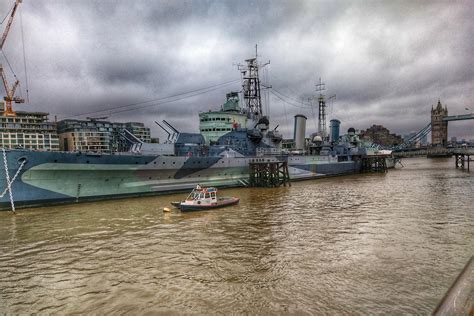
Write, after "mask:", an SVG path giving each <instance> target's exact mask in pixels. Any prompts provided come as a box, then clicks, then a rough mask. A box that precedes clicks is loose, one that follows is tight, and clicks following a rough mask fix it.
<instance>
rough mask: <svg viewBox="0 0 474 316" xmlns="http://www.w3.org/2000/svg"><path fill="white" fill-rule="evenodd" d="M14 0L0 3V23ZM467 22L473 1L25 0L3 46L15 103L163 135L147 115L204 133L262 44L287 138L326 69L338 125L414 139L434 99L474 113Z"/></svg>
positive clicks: (457, 125) (466, 124) (456, 125)
mask: <svg viewBox="0 0 474 316" xmlns="http://www.w3.org/2000/svg"><path fill="white" fill-rule="evenodd" d="M13 2H14V0H1V1H0V19H3V17H4V16H5V15H6V14H7V13H8V11H9V9H10V8H11V6H12V5H13ZM20 13H21V15H20ZM473 16H474V1H470V0H466V1H438V2H437V1H392V0H390V1H388V0H387V1H340V2H338V1H297V0H288V1H274V0H272V1H260V0H259V1H245V0H244V1H240V0H239V1H235V0H231V1H222V0H221V1H197V0H192V1H179V0H169V1H151V0H149V1H138V0H133V1H132V0H126V1H125V0H123V1H119V0H116V1H111V0H107V1H106V0H101V1H93V0H80V1H79V0H23V3H22V4H21V5H20V12H19V13H18V14H17V16H16V17H15V20H14V22H13V26H12V30H11V32H10V34H9V37H8V38H7V41H6V43H5V46H4V48H3V51H4V54H5V55H6V57H7V59H8V61H9V62H10V64H11V66H12V68H13V71H14V72H15V73H16V75H17V76H18V78H19V79H20V81H21V91H20V92H21V94H22V95H23V96H24V97H26V86H27V85H26V83H27V82H28V88H29V93H28V96H29V102H27V103H26V104H24V105H15V109H17V110H27V111H29V110H33V111H45V112H49V113H50V114H51V119H54V116H55V115H56V116H57V118H58V119H63V118H67V117H74V118H85V117H87V116H96V117H99V116H108V117H109V120H113V121H141V122H144V123H146V124H147V125H148V126H149V127H150V128H151V129H152V136H155V137H160V138H162V137H163V136H164V135H163V133H162V132H161V131H160V129H159V128H158V127H157V126H156V125H155V124H154V123H153V121H155V120H156V121H159V122H160V121H161V120H162V119H166V120H167V121H168V122H170V123H171V124H173V125H174V126H175V127H176V128H177V129H178V130H180V131H189V132H197V130H198V123H199V122H198V113H199V112H200V111H207V110H209V109H218V108H219V106H220V105H221V104H222V103H223V102H224V100H225V94H226V93H227V92H229V91H232V90H233V91H239V90H240V88H241V87H240V83H239V82H238V81H237V79H239V78H240V73H239V71H238V70H237V67H236V64H237V63H242V62H243V61H244V60H245V59H246V58H249V57H252V56H253V55H254V54H255V44H258V55H259V59H260V61H261V62H266V61H270V65H269V66H267V73H268V75H267V80H266V81H267V82H268V84H270V85H272V87H273V89H275V90H276V91H278V92H279V93H282V94H284V95H285V96H287V97H288V98H291V100H290V99H287V101H288V103H285V102H283V101H282V100H280V99H278V98H276V97H275V96H274V95H273V94H269V96H270V98H269V99H270V100H269V101H270V102H269V103H270V104H269V106H268V108H269V113H267V114H269V115H270V119H271V122H272V124H273V126H275V125H276V124H279V125H280V128H279V129H280V131H282V132H283V134H284V136H285V137H288V138H289V137H292V134H293V132H292V127H293V116H294V115H295V114H305V115H306V116H307V117H308V119H309V120H308V123H307V127H308V134H309V132H312V131H314V130H315V129H316V126H317V122H316V121H315V120H314V119H313V117H314V118H316V119H317V116H316V115H317V109H315V110H314V113H315V115H314V116H313V113H312V111H311V109H309V108H301V107H298V104H299V103H297V101H298V100H304V101H305V102H307V100H308V98H310V97H311V96H312V95H314V94H316V92H315V84H316V83H318V81H319V78H320V77H321V78H322V80H323V82H324V83H325V84H326V91H325V92H326V94H327V96H331V95H336V99H335V100H331V102H329V104H330V107H329V109H328V112H329V113H328V116H329V118H337V119H340V120H341V121H342V128H343V130H344V131H345V130H347V128H349V127H351V126H352V127H355V128H357V129H366V128H368V127H370V126H371V125H372V124H382V125H384V126H386V127H387V128H389V129H390V131H392V132H395V133H397V134H406V133H409V132H411V131H417V130H420V129H421V128H423V127H424V126H425V125H426V124H427V123H428V122H429V121H430V110H431V106H432V105H436V103H437V102H438V99H441V102H442V104H443V105H444V104H447V106H448V111H449V114H450V115H454V114H466V113H471V112H474V102H473V100H474V57H473V53H474V22H473V21H474V19H473ZM21 19H22V21H23V23H20V22H21ZM22 24H23V34H24V41H23V42H24V46H23V45H22V32H21V25H22ZM5 25H6V21H5V22H3V24H2V25H1V30H2V31H3V29H4V28H5ZM23 47H24V49H25V53H26V54H25V55H26V58H25V59H26V72H25V67H24V63H23ZM0 62H1V63H2V64H3V65H4V68H5V70H6V72H7V75H8V78H9V81H10V83H12V81H13V75H12V72H11V70H10V68H9V67H8V65H7V61H6V60H5V57H4V56H3V55H0ZM25 74H26V75H25ZM26 79H27V80H26ZM233 80H234V81H233ZM231 81H233V82H231ZM228 82H231V83H228ZM225 83H228V84H225ZM219 84H222V85H220V86H216V85H219ZM207 87H212V88H209V89H208V90H199V89H202V88H207ZM3 90H4V89H3V87H2V88H1V90H0V91H2V92H3V93H4V91H3ZM191 91H195V92H193V93H192V94H184V93H188V92H191ZM205 91H208V92H207V93H203V92H205ZM173 95H178V97H175V98H174V99H173V100H177V101H175V102H168V103H164V102H163V101H170V99H166V100H164V99H163V98H164V97H169V96H173ZM190 95H191V97H189V96H190ZM160 99H161V101H159V100H160ZM150 100H158V101H153V102H149V103H141V104H137V105H135V106H127V105H129V104H135V103H139V102H144V101H150ZM266 108H267V107H266ZM466 108H468V109H469V110H466ZM107 109H110V110H107ZM132 109H133V110H132ZM99 110H107V111H104V112H98V111H99ZM328 124H329V123H328ZM452 136H457V137H458V138H467V139H474V120H471V121H458V122H451V123H449V137H452Z"/></svg>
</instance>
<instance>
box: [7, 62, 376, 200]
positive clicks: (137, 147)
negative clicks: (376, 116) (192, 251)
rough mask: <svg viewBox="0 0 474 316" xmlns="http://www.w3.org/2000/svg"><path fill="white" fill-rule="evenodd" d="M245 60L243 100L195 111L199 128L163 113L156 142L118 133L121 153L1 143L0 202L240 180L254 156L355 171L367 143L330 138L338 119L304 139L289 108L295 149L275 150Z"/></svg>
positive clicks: (299, 174)
mask: <svg viewBox="0 0 474 316" xmlns="http://www.w3.org/2000/svg"><path fill="white" fill-rule="evenodd" d="M245 62H246V63H245V64H243V65H240V66H239V70H240V72H241V77H242V91H241V92H240V93H241V96H242V99H243V106H242V107H240V106H238V104H239V100H238V97H237V95H238V94H236V93H231V94H228V99H227V102H226V103H225V104H224V106H223V107H222V109H221V111H217V112H212V113H201V114H200V115H199V116H200V121H201V124H200V127H201V129H200V133H187V132H179V131H178V130H177V129H176V128H174V127H173V126H172V125H171V124H170V123H168V122H167V121H165V120H163V124H159V123H158V122H157V124H158V125H160V127H161V128H163V129H164V130H165V131H166V132H167V133H168V139H167V140H166V141H165V142H164V143H161V144H153V143H144V142H142V141H140V139H137V138H134V137H133V135H124V137H127V136H128V137H127V139H129V140H130V150H129V151H128V152H122V153H98V152H61V151H35V150H25V149H2V152H3V164H2V165H3V169H4V170H3V172H1V174H0V183H2V184H3V185H4V190H3V192H2V194H1V195H0V209H10V208H11V207H13V208H14V205H16V206H17V207H34V206H44V205H49V204H58V203H71V202H82V201H93V200H103V199H113V198H125V197H132V196H146V195H156V194H166V193H176V192H182V191H188V190H190V189H192V188H194V187H196V185H198V184H200V185H203V186H212V187H217V188H222V187H237V186H247V185H248V184H249V164H251V163H253V162H257V161H268V162H272V161H285V162H286V163H287V166H288V174H289V178H290V179H291V181H295V180H305V179H315V178H319V177H326V176H336V175H343V174H350V173H356V172H359V171H360V168H361V163H360V159H359V158H360V157H361V156H362V155H365V154H367V149H366V148H364V147H361V146H360V144H359V143H358V141H357V139H356V138H355V137H356V135H354V134H353V133H349V136H348V137H347V139H348V141H347V142H342V143H338V142H337V141H335V140H337V139H338V138H339V136H338V133H339V125H337V126H332V127H331V134H337V135H333V136H332V139H330V138H329V137H327V135H324V133H323V134H322V135H321V133H319V134H314V135H311V137H310V139H309V141H308V140H307V139H305V135H304V134H305V126H304V125H305V124H304V122H305V120H304V116H302V115H296V116H295V135H294V136H295V137H294V138H295V143H296V146H295V148H294V149H295V150H285V149H283V148H282V135H281V134H280V133H279V132H278V130H277V128H270V121H269V118H268V117H267V116H265V115H263V113H262V98H261V84H260V79H259V68H260V67H261V66H262V65H260V64H259V63H258V61H257V58H256V57H253V58H250V59H247V60H246V61H245ZM323 102H324V97H322V98H321V97H320V104H321V103H323ZM211 114H212V115H211ZM217 118H219V120H218V123H217V122H216V121H217ZM236 118H237V119H236ZM219 124H220V125H219ZM302 125H303V126H302ZM212 126H214V127H212ZM216 126H221V127H217V128H216ZM350 132H352V131H350ZM13 203H14V204H13Z"/></svg>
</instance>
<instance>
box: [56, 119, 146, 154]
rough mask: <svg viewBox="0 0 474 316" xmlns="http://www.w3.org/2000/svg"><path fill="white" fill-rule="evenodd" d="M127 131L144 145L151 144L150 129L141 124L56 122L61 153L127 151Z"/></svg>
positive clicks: (128, 144) (92, 121) (99, 121)
mask: <svg viewBox="0 0 474 316" xmlns="http://www.w3.org/2000/svg"><path fill="white" fill-rule="evenodd" d="M125 130H127V131H128V132H130V133H131V134H133V135H134V136H135V137H137V138H138V139H140V140H141V141H143V142H145V143H150V142H151V137H150V129H149V128H148V127H145V125H144V124H143V123H137V122H127V123H118V122H109V121H102V120H94V119H92V120H71V119H69V120H62V121H59V122H58V135H59V145H60V149H61V150H62V151H92V152H109V153H110V152H120V151H128V149H129V147H130V142H129V141H128V140H127V138H126V137H124V132H125Z"/></svg>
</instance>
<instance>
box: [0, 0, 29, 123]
mask: <svg viewBox="0 0 474 316" xmlns="http://www.w3.org/2000/svg"><path fill="white" fill-rule="evenodd" d="M21 2H22V0H15V4H14V5H13V8H12V12H11V14H10V18H9V19H8V23H7V26H6V27H5V31H4V32H3V35H2V41H1V42H0V50H2V49H3V44H5V41H6V39H7V35H8V31H10V26H11V25H12V22H13V17H14V16H15V12H16V10H17V8H18V5H19V4H20V3H21ZM0 76H1V77H2V81H3V86H4V87H5V92H6V94H7V95H6V96H5V97H4V98H3V99H4V100H5V111H4V112H3V115H4V116H15V115H16V114H15V112H14V111H13V108H12V101H13V102H15V103H23V102H25V100H24V99H22V98H20V97H15V91H16V88H17V87H18V85H19V84H20V81H19V80H18V79H16V81H15V83H14V84H13V86H12V88H11V89H10V88H9V85H8V81H7V77H6V76H5V72H4V71H3V67H2V65H0Z"/></svg>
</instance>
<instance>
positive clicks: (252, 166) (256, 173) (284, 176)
mask: <svg viewBox="0 0 474 316" xmlns="http://www.w3.org/2000/svg"><path fill="white" fill-rule="evenodd" d="M249 172H250V175H249V180H250V186H252V187H266V188H274V187H279V186H281V185H282V184H283V185H284V186H286V184H287V183H288V185H290V186H291V183H290V176H289V172H288V163H287V162H286V161H267V162H265V161H257V162H250V163H249Z"/></svg>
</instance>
